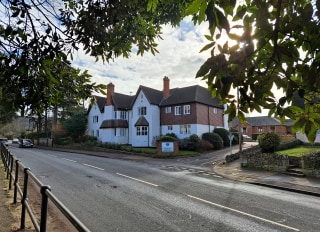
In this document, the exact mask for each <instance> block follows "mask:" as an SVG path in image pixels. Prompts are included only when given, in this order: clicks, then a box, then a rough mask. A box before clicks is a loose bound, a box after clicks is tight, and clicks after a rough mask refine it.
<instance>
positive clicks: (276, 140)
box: [258, 132, 280, 152]
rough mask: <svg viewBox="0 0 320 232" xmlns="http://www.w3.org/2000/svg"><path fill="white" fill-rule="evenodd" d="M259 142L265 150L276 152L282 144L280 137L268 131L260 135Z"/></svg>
mask: <svg viewBox="0 0 320 232" xmlns="http://www.w3.org/2000/svg"><path fill="white" fill-rule="evenodd" d="M258 142H259V146H260V147H261V149H262V151H263V152H275V151H276V150H277V149H278V148H279V146H280V137H279V135H278V134H276V133H274V132H268V133H264V134H261V135H259V136H258Z"/></svg>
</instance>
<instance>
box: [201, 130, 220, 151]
mask: <svg viewBox="0 0 320 232" xmlns="http://www.w3.org/2000/svg"><path fill="white" fill-rule="evenodd" d="M202 140H205V141H209V142H210V143H211V144H212V145H213V149H215V150H219V149H221V148H223V140H222V138H221V137H220V135H219V134H217V133H203V134H202Z"/></svg>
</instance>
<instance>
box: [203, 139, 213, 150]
mask: <svg viewBox="0 0 320 232" xmlns="http://www.w3.org/2000/svg"><path fill="white" fill-rule="evenodd" d="M202 149H203V150H204V151H209V150H212V149H213V145H212V143H210V142H209V141H207V140H202Z"/></svg>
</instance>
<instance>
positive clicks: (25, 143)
mask: <svg viewBox="0 0 320 232" xmlns="http://www.w3.org/2000/svg"><path fill="white" fill-rule="evenodd" d="M19 147H21V148H24V147H34V144H33V143H32V141H31V139H21V141H20V143H19Z"/></svg>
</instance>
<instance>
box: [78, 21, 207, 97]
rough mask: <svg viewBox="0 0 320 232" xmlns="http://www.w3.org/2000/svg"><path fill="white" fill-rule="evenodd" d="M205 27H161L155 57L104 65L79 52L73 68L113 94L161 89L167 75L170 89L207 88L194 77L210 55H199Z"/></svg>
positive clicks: (133, 56)
mask: <svg viewBox="0 0 320 232" xmlns="http://www.w3.org/2000/svg"><path fill="white" fill-rule="evenodd" d="M206 32H207V26H206V25H205V24H204V25H201V26H198V27H194V25H193V23H192V22H186V21H182V23H181V25H180V27H178V28H172V27H171V26H164V27H163V34H162V38H163V40H158V41H157V42H158V47H157V49H158V51H159V53H158V54H156V55H155V56H154V55H152V54H151V53H144V55H143V56H140V55H139V56H137V55H136V54H134V53H132V55H131V56H130V57H129V58H122V57H119V58H117V59H115V60H114V61H113V62H112V61H111V62H110V63H105V64H103V63H102V62H101V61H99V62H95V58H92V57H90V56H89V55H85V54H84V53H83V52H78V53H76V54H75V55H74V60H73V66H74V67H76V68H80V69H82V70H85V69H87V70H88V71H89V73H90V74H91V75H92V76H93V81H96V82H97V83H104V84H108V83H110V82H112V83H113V84H114V85H115V91H116V92H119V93H123V94H128V95H130V93H131V94H135V93H136V91H137V89H138V87H139V85H144V86H147V87H151V88H154V89H158V90H162V79H163V77H164V76H168V77H169V79H170V88H174V87H185V86H191V85H197V84H198V85H202V86H206V83H205V81H201V79H199V78H198V79H196V78H195V75H196V72H197V71H198V69H199V68H200V66H201V65H202V64H203V63H204V61H205V60H206V59H207V58H209V53H208V52H206V53H199V51H200V50H201V48H203V46H204V45H205V44H206V43H208V42H207V41H206V39H205V37H204V35H205V33H206Z"/></svg>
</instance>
